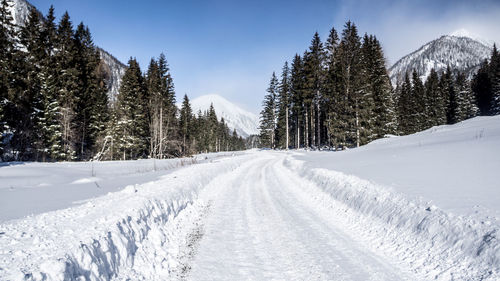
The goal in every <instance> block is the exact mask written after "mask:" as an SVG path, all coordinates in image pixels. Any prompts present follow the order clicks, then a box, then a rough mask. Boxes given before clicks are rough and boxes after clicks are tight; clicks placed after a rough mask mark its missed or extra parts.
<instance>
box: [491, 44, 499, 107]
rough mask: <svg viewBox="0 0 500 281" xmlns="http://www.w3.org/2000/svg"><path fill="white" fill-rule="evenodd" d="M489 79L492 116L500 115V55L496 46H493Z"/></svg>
mask: <svg viewBox="0 0 500 281" xmlns="http://www.w3.org/2000/svg"><path fill="white" fill-rule="evenodd" d="M489 77H490V79H489V80H490V82H491V102H490V104H491V109H490V110H491V112H490V113H491V114H492V115H496V114H500V54H499V53H498V51H497V47H496V45H493V52H492V54H491V59H490V65H489Z"/></svg>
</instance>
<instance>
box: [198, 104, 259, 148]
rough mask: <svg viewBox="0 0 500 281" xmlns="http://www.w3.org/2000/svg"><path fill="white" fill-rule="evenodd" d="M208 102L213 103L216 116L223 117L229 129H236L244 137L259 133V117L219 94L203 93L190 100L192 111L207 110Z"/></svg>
mask: <svg viewBox="0 0 500 281" xmlns="http://www.w3.org/2000/svg"><path fill="white" fill-rule="evenodd" d="M210 104H213V105H214V108H215V112H216V113H217V117H219V118H221V117H223V118H224V120H225V121H226V123H227V125H228V127H229V128H230V129H231V130H233V129H236V132H237V133H238V135H240V136H242V137H244V138H246V137H248V136H250V135H256V134H258V133H259V129H258V126H259V118H258V117H257V116H256V115H255V114H253V113H251V112H248V111H246V110H244V109H242V108H240V107H238V106H237V105H235V104H234V103H232V102H230V101H228V100H227V99H225V98H223V97H221V96H219V95H204V96H200V97H197V98H195V99H193V100H192V101H191V107H192V109H193V112H194V113H197V112H198V110H201V111H202V112H203V111H205V110H208V109H209V108H210Z"/></svg>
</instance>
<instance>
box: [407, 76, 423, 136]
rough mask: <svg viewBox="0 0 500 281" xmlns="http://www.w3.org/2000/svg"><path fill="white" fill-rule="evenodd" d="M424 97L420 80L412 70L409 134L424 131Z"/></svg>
mask: <svg viewBox="0 0 500 281" xmlns="http://www.w3.org/2000/svg"><path fill="white" fill-rule="evenodd" d="M426 100H427V99H426V97H425V89H424V85H423V83H422V80H421V79H420V77H419V76H418V73H417V72H416V71H415V70H414V71H413V73H412V87H411V95H410V102H409V103H410V113H409V115H410V116H411V117H410V122H411V130H410V133H416V132H419V131H422V130H424V129H425V123H426V118H427V114H426Z"/></svg>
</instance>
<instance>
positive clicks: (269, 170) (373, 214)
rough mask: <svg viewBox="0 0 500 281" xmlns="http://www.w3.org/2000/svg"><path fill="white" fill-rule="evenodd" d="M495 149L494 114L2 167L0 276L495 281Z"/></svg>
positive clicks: (499, 158)
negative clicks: (377, 130)
mask: <svg viewBox="0 0 500 281" xmlns="http://www.w3.org/2000/svg"><path fill="white" fill-rule="evenodd" d="M499 148H500V116H497V117H478V118H474V119H472V120H468V121H465V122H462V123H459V124H456V125H453V126H440V127H435V128H431V129H429V130H427V131H424V132H421V133H418V134H415V135H411V136H406V137H393V138H387V139H383V140H378V141H376V142H374V143H371V144H369V145H367V146H365V147H362V148H359V149H352V150H349V151H344V152H309V151H290V152H275V151H257V150H252V151H248V152H245V153H238V154H236V155H232V154H214V155H209V156H206V155H205V156H200V159H199V161H198V160H197V161H191V162H190V163H187V162H182V161H186V159H185V160H165V161H158V162H157V163H156V165H157V166H156V168H155V167H152V164H155V163H152V162H151V161H149V160H148V161H129V162H103V163H94V173H92V167H91V166H89V165H91V164H90V163H56V164H38V163H28V164H20V165H9V166H3V167H0V177H1V179H2V180H1V187H0V188H1V189H0V211H1V213H2V214H1V216H2V220H3V222H1V223H0V280H431V279H434V280H500V242H499V238H498V233H499V229H500V222H499V220H498V219H499V218H500V216H499V215H498V214H499V212H500V207H499V205H500V204H499V203H498V202H500V200H499V199H500V197H499V196H500V186H499V184H498V170H499V168H500V149H499ZM205 158H207V159H205ZM188 160H189V159H188ZM188 164H189V165H188ZM16 192H17V193H19V194H17V195H16ZM12 194H14V195H12ZM25 197H28V199H26V198H25ZM29 198H31V199H29ZM75 202H76V204H75ZM28 205H34V206H28ZM30 208H31V209H30ZM25 209H29V211H25ZM4 212H6V215H5V214H4ZM28 214H29V216H27V217H26V215H28ZM31 214H33V215H31Z"/></svg>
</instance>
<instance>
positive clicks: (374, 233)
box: [284, 116, 500, 280]
mask: <svg viewBox="0 0 500 281" xmlns="http://www.w3.org/2000/svg"><path fill="white" fill-rule="evenodd" d="M499 120H500V116H497V117H489V118H476V119H474V120H469V121H466V122H463V123H461V124H457V125H454V126H440V127H436V128H432V129H430V130H427V131H425V132H421V133H418V134H415V135H412V136H407V137H398V138H390V139H384V140H380V141H377V142H375V143H372V144H370V145H367V146H365V147H363V148H361V149H353V150H351V151H348V152H341V153H304V152H294V153H291V154H290V156H288V157H287V158H286V159H285V160H284V164H285V166H286V167H288V168H289V169H291V170H292V171H293V172H294V173H296V174H298V175H299V176H301V177H303V178H305V179H306V180H307V183H306V184H304V187H303V188H304V190H306V192H307V193H308V194H311V195H312V197H314V198H315V200H316V202H319V203H320V204H321V205H323V206H325V207H327V208H329V209H330V210H331V212H330V213H331V215H332V216H336V217H338V219H339V220H340V221H341V222H342V223H343V225H344V226H345V228H346V231H348V232H350V234H351V236H353V237H359V239H360V242H361V243H363V244H364V245H366V246H367V247H371V248H373V250H374V251H382V252H384V253H385V254H386V255H387V256H393V257H394V256H395V257H397V258H398V259H399V260H400V261H401V262H403V263H405V264H406V266H408V267H409V268H411V269H412V270H413V271H414V272H415V273H417V274H418V275H421V276H422V278H423V279H424V280H430V279H436V280H500V241H499V233H500V222H499V220H498V217H496V216H495V215H492V214H495V212H493V211H494V210H491V209H490V208H493V209H494V208H495V206H493V205H491V206H493V207H490V205H487V204H486V207H484V206H483V208H477V209H475V211H474V212H462V211H459V212H454V211H450V209H453V210H460V207H461V205H462V206H467V207H464V208H469V207H468V206H469V204H471V201H472V202H474V203H477V202H481V203H492V202H493V201H494V198H496V197H497V196H498V195H499V194H500V192H499V190H498V180H497V178H498V168H499V167H500V165H499V164H498V159H496V158H495V155H497V154H498V148H499V147H500V133H499V132H500V122H499ZM451 152H453V153H455V152H456V154H453V153H451ZM394 154H395V155H397V159H398V160H397V161H393V158H392V157H391V156H392V155H394ZM464 155H467V156H470V157H464ZM403 156H404V157H403ZM406 157H410V158H408V159H406ZM474 157H475V158H474ZM488 157H491V159H489V158H488ZM440 158H444V159H440ZM469 160H470V161H471V162H468V161H469ZM404 161H408V162H412V161H413V162H417V163H419V164H421V165H427V167H425V169H427V170H429V171H427V172H426V173H418V174H417V175H415V174H414V172H415V170H413V167H414V166H412V165H410V166H405V165H404V164H403V163H404ZM442 161H448V162H451V165H452V166H453V167H454V168H455V169H454V170H447V169H443V168H442V167H441V166H440V163H441V162H442ZM398 165H399V166H398ZM322 167H326V168H322ZM337 167H338V168H339V170H341V171H342V172H340V171H335V170H334V169H336V168H337ZM342 169H344V170H342ZM372 169H373V170H374V171H373V170H372ZM470 169H472V173H476V175H474V176H475V177H477V176H479V177H482V178H481V179H480V180H481V181H483V182H485V183H486V184H487V186H486V187H484V186H476V185H474V184H473V183H471V181H470V179H468V177H472V175H471V174H470V171H469V170H470ZM345 171H348V172H351V173H352V174H351V175H349V174H347V173H346V172H345ZM377 172H378V173H379V175H378V176H379V177H384V180H385V182H389V183H394V182H396V183H397V184H393V185H384V184H378V183H375V182H374V181H373V177H370V175H374V174H375V173H377ZM365 175H368V179H370V180H366V177H364V176H365ZM416 177H421V178H423V181H422V183H424V184H423V185H419V188H415V189H411V188H409V189H405V186H404V184H405V183H411V182H412V179H413V178H416ZM453 177H458V178H459V179H460V178H461V177H465V179H464V180H463V181H462V182H458V183H457V180H456V179H454V178H453ZM362 178H363V179H362ZM375 178H376V177H375ZM429 178H430V180H429ZM377 179H378V178H377ZM408 179H409V180H408ZM432 179H434V181H433V180H432ZM426 180H427V182H428V183H429V185H430V187H429V186H426V185H425V183H426ZM447 181H452V182H453V183H454V185H453V187H454V192H453V189H451V188H449V187H448V186H447V184H449V183H447ZM383 182H384V181H383ZM491 183H496V184H495V185H492V184H491ZM439 184H442V186H440V185H439ZM488 184H489V185H488ZM443 189H444V190H445V191H446V192H448V196H449V197H451V198H455V199H454V200H453V202H452V203H453V204H449V205H448V206H447V208H442V207H441V205H440V204H438V203H441V202H445V203H447V202H449V201H446V200H445V198H444V197H445V196H446V192H445V193H443V192H441V191H442V190H443ZM478 191H481V192H478ZM455 193H463V194H465V195H466V196H464V197H460V196H463V194H459V195H456V194H455ZM474 193H476V194H474ZM469 194H470V195H471V198H468V197H467V195H469ZM418 195H425V196H418ZM473 195H475V196H473ZM492 198H493V199H492ZM436 202H438V203H436ZM498 202H499V201H496V204H498ZM436 205H437V206H436ZM445 205H446V204H445ZM451 205H453V207H454V208H448V207H449V206H451ZM496 207H497V208H498V206H496Z"/></svg>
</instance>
